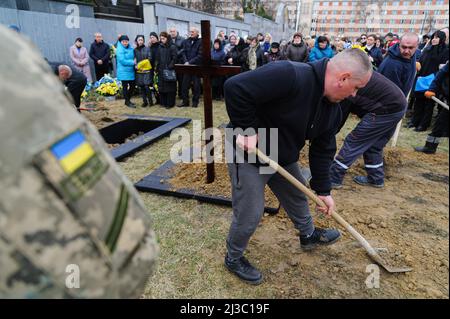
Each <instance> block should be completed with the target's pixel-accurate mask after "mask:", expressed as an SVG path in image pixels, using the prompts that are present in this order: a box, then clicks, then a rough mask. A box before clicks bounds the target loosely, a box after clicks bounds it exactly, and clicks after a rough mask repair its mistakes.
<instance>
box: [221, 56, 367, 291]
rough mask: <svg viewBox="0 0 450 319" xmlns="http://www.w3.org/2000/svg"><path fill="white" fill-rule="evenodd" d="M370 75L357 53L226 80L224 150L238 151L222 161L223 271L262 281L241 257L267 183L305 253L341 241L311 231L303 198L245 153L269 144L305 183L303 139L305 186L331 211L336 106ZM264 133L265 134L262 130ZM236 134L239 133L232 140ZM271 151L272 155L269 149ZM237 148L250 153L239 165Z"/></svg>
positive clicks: (255, 223) (285, 64)
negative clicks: (305, 154) (226, 213)
mask: <svg viewBox="0 0 450 319" xmlns="http://www.w3.org/2000/svg"><path fill="white" fill-rule="evenodd" d="M371 74H372V65H371V63H370V61H369V58H368V56H367V55H366V54H365V53H364V52H363V51H361V50H359V49H349V50H346V51H343V52H342V53H340V54H338V55H336V56H335V57H334V58H333V59H331V60H328V59H323V60H320V61H316V62H313V63H308V64H306V63H297V62H291V61H277V62H273V63H269V64H267V65H265V66H263V67H261V68H258V69H256V70H255V71H250V72H246V73H242V74H240V75H236V76H234V77H232V78H230V79H229V80H228V81H227V82H226V83H225V101H226V107H227V111H228V115H229V117H230V120H231V123H230V125H231V127H232V129H233V134H230V133H229V130H227V143H228V144H227V147H228V148H229V145H230V144H231V143H233V144H234V143H236V144H237V145H238V146H239V147H236V152H235V154H234V156H233V159H232V160H229V159H228V158H227V162H228V163H229V164H228V169H229V173H230V178H231V182H232V198H233V220H232V223H231V227H230V232H229V235H228V239H227V251H228V253H227V255H226V257H225V266H226V267H227V269H228V270H230V271H231V272H232V273H234V274H235V275H237V276H238V277H239V278H240V279H242V280H244V281H246V282H248V283H251V284H259V283H261V282H262V274H261V272H260V271H259V270H257V269H256V268H255V267H253V266H252V265H251V264H250V263H249V262H248V260H247V259H246V258H245V257H244V256H243V254H244V251H245V249H246V247H247V245H248V242H249V240H250V237H251V236H252V235H253V233H254V231H255V230H256V228H257V226H258V224H259V221H260V220H261V217H262V214H263V210H264V188H265V185H266V184H268V185H269V187H270V188H271V189H272V191H273V192H274V194H275V195H276V196H277V198H278V199H279V201H280V203H281V205H282V206H283V207H284V209H285V210H286V212H287V213H288V215H289V217H290V218H291V220H292V222H293V223H294V225H295V227H296V228H297V229H298V230H299V231H300V234H301V235H300V243H301V247H302V248H303V249H305V250H311V249H313V248H315V247H316V246H318V245H325V244H332V243H334V242H336V241H337V240H338V239H339V237H340V233H339V232H338V231H337V230H332V229H328V230H325V229H319V228H315V227H314V224H313V220H312V217H311V214H310V212H309V208H308V203H307V199H306V197H305V195H304V194H302V193H301V192H300V191H298V190H297V189H296V188H295V187H294V186H293V185H291V184H290V183H289V182H288V181H287V180H285V179H283V178H282V177H281V176H280V175H279V174H274V172H270V173H269V174H267V172H263V168H267V167H259V168H258V166H259V165H254V164H251V162H252V161H250V157H251V155H250V154H251V153H252V151H253V150H254V149H255V147H256V145H257V143H258V144H259V148H261V149H263V146H261V145H266V146H267V145H270V142H271V141H272V145H270V147H269V148H270V150H271V151H270V154H268V155H269V156H270V157H271V158H272V159H274V158H276V159H277V161H278V163H279V164H280V165H281V166H282V167H284V168H285V169H286V170H287V171H288V172H290V173H291V174H292V175H294V177H296V178H297V179H298V180H300V181H301V182H303V183H305V181H304V179H303V177H302V176H301V174H300V170H299V166H298V164H297V162H298V159H299V153H300V150H301V149H302V148H303V146H304V145H305V142H306V140H309V141H310V149H309V158H310V161H309V162H310V168H311V173H312V180H311V182H310V185H311V187H312V189H313V190H314V191H316V193H317V194H318V195H319V196H320V198H321V199H322V200H323V201H324V202H325V203H326V205H327V207H326V208H318V210H319V211H321V212H323V213H325V214H331V213H332V212H333V211H334V208H335V204H334V200H333V198H332V197H331V195H330V191H331V182H330V176H329V169H330V165H331V163H332V161H333V158H334V155H335V152H336V139H335V133H336V131H337V130H338V128H339V124H340V121H341V111H340V108H339V105H338V104H337V103H338V102H339V101H342V100H344V99H345V98H347V97H348V96H350V95H355V94H356V92H357V91H358V89H360V88H362V87H364V86H365V85H366V84H367V82H368V81H369V79H370V76H371ZM270 129H272V130H271V132H270V134H269V132H267V130H270ZM273 129H275V130H273ZM239 130H240V132H239ZM242 130H244V131H245V132H243V131H242ZM265 133H266V134H265ZM277 133H278V134H277ZM234 136H237V137H236V140H234ZM274 140H275V142H274ZM276 142H277V143H276ZM274 144H275V145H274ZM273 146H275V147H273ZM276 146H277V147H278V152H277V151H274V152H273V151H272V150H273V149H274V148H276ZM239 149H244V150H246V151H248V153H250V154H246V155H245V157H248V160H247V161H243V160H242V155H244V154H242V152H240V151H239ZM240 153H241V155H240ZM266 153H267V152H266Z"/></svg>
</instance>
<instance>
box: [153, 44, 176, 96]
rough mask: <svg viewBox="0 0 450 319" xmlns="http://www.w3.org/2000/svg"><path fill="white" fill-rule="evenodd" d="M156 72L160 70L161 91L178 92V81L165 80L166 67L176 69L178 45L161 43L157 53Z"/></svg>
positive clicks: (159, 84) (159, 83)
mask: <svg viewBox="0 0 450 319" xmlns="http://www.w3.org/2000/svg"><path fill="white" fill-rule="evenodd" d="M155 61H156V72H158V81H159V82H158V90H159V92H161V93H170V92H176V90H177V82H176V81H175V82H167V81H164V77H163V71H164V70H165V69H169V70H173V69H175V64H176V62H177V47H176V46H175V45H174V44H172V43H170V44H166V45H163V44H161V45H160V47H159V49H158V52H157V53H156V59H155Z"/></svg>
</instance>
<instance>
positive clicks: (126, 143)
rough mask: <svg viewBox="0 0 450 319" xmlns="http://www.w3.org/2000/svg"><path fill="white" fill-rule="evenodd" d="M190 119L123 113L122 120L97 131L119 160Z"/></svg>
mask: <svg viewBox="0 0 450 319" xmlns="http://www.w3.org/2000/svg"><path fill="white" fill-rule="evenodd" d="M190 121H191V119H188V118H173V117H157V116H140V115H125V116H124V120H122V121H119V122H116V123H114V124H111V125H109V126H107V127H104V128H102V129H100V130H99V132H100V134H101V135H102V137H103V139H104V140H105V142H106V143H107V144H109V145H110V147H111V154H112V156H113V157H114V158H115V159H116V161H120V160H123V159H125V158H127V157H129V156H131V155H133V154H134V153H136V152H137V151H139V150H141V149H142V148H144V147H146V146H148V145H150V144H152V143H154V142H156V141H157V140H159V139H161V138H163V137H164V136H167V135H169V134H170V133H171V132H172V131H173V130H174V129H176V128H177V127H180V126H184V125H186V124H188V123H189V122H190Z"/></svg>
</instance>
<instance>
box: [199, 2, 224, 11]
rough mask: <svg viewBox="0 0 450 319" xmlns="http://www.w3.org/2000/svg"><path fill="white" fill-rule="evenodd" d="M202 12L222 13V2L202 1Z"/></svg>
mask: <svg viewBox="0 0 450 319" xmlns="http://www.w3.org/2000/svg"><path fill="white" fill-rule="evenodd" d="M200 10H201V11H203V12H207V13H211V14H217V13H220V12H221V11H222V2H221V1H218V0H202V2H201V9H200Z"/></svg>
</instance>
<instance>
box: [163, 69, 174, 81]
mask: <svg viewBox="0 0 450 319" xmlns="http://www.w3.org/2000/svg"><path fill="white" fill-rule="evenodd" d="M162 76H163V80H164V81H166V82H176V81H177V74H176V72H175V70H169V69H164V70H163V74H162Z"/></svg>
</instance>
